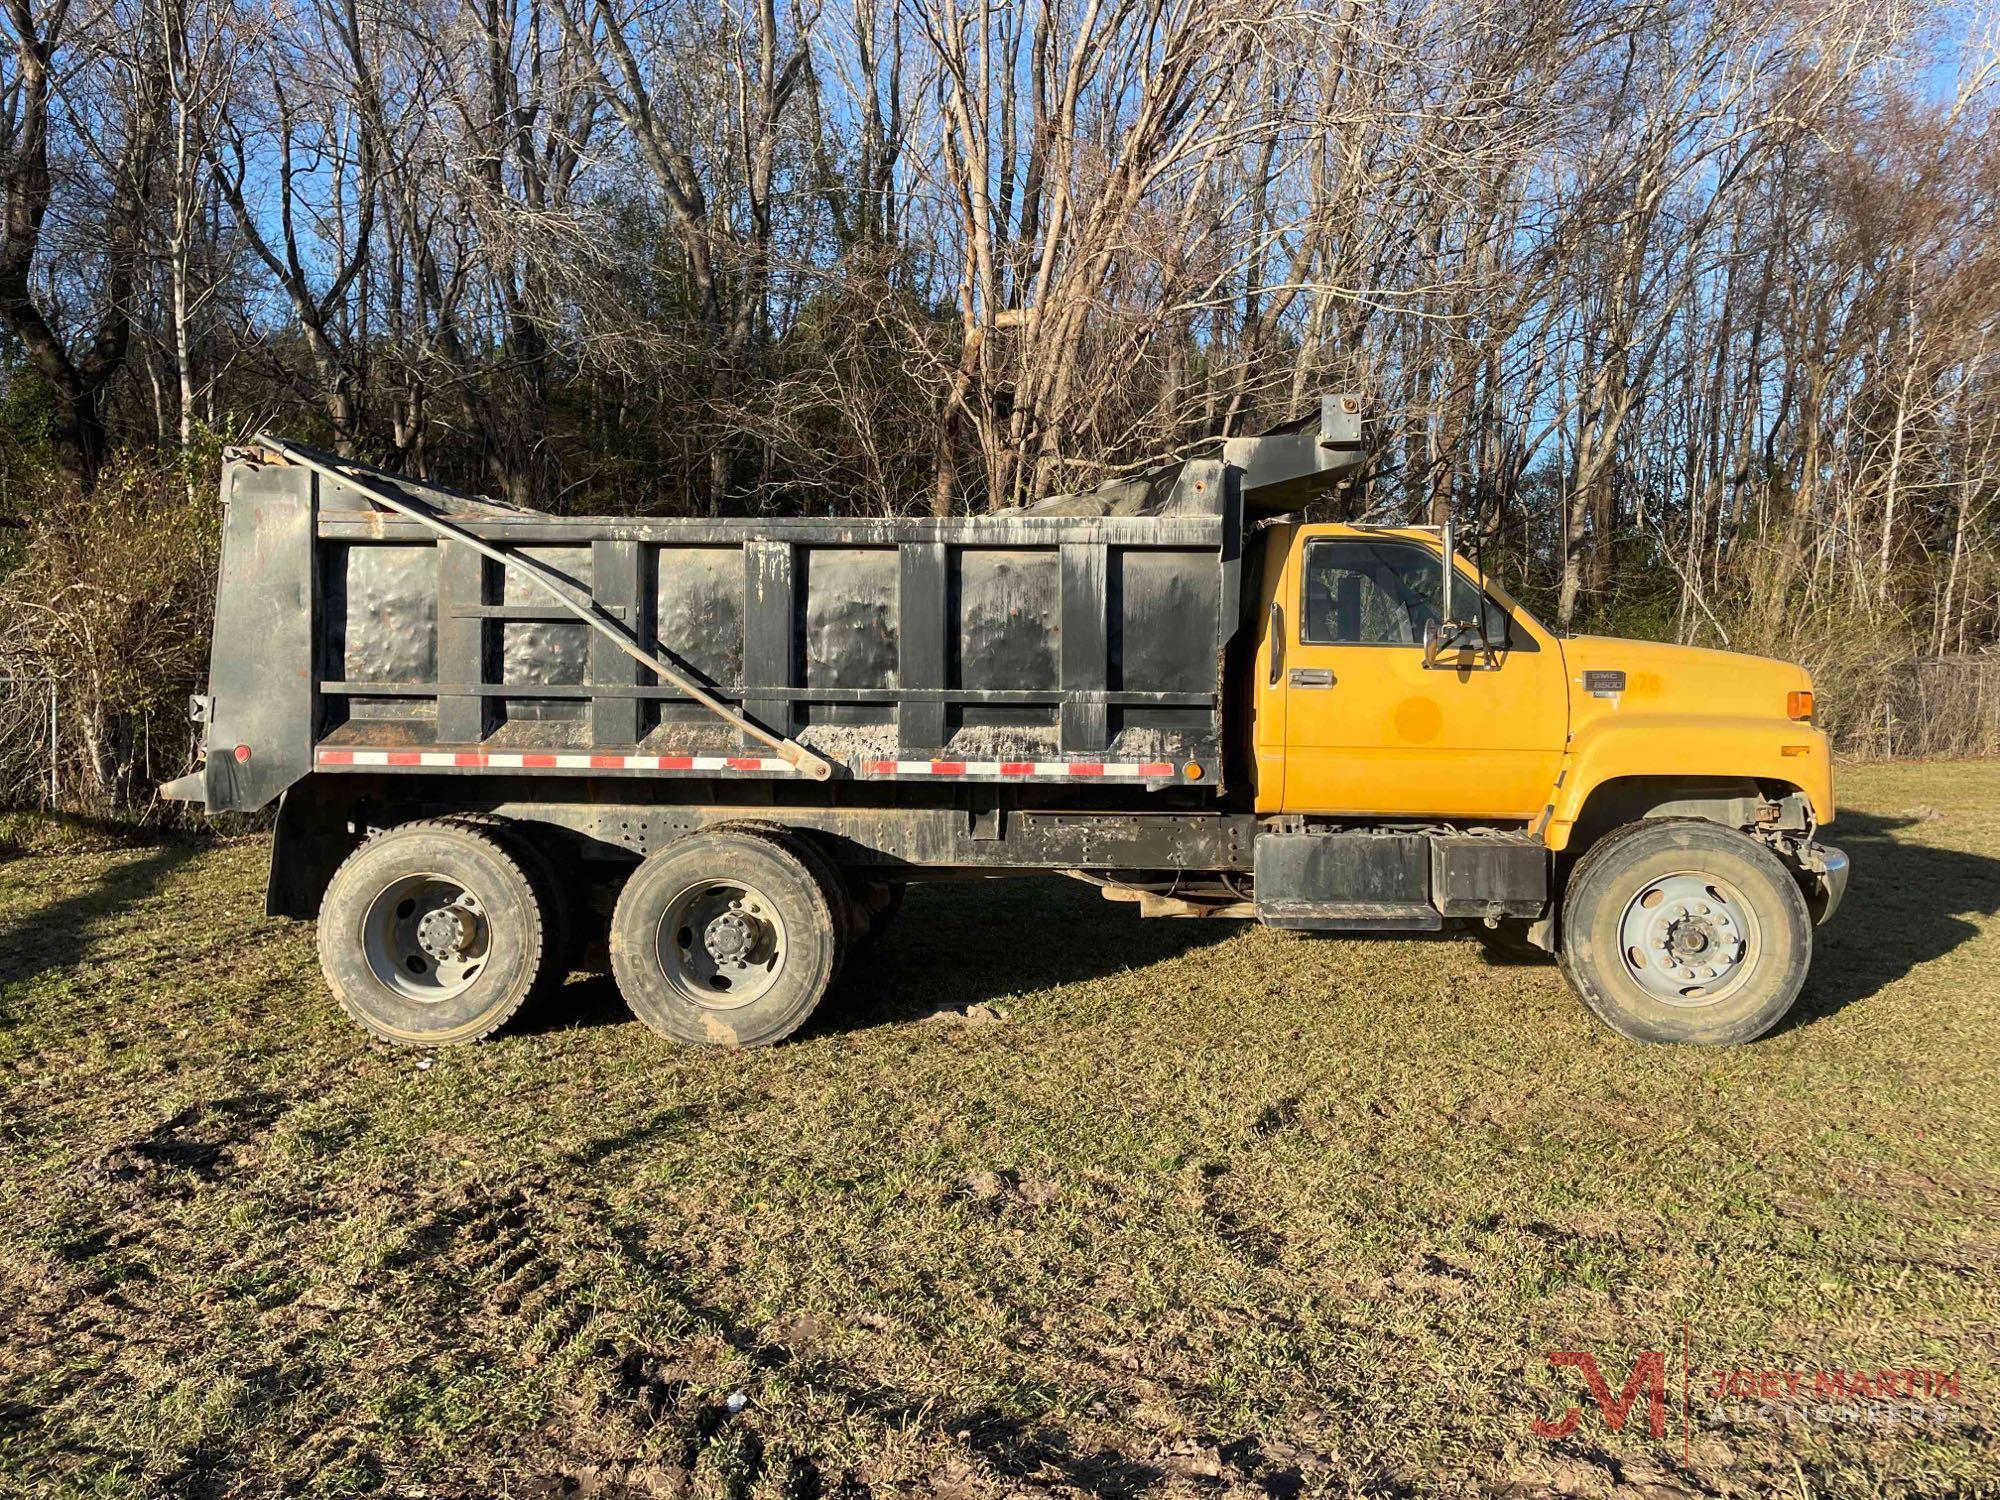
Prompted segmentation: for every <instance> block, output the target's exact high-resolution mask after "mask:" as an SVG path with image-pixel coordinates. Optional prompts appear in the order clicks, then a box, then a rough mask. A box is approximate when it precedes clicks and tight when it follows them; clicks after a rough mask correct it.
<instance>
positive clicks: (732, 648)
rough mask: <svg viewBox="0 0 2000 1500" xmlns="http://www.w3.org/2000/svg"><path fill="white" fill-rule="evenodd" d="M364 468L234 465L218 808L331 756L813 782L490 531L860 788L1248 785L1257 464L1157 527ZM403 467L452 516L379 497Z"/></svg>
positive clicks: (1191, 499) (215, 670)
mask: <svg viewBox="0 0 2000 1500" xmlns="http://www.w3.org/2000/svg"><path fill="white" fill-rule="evenodd" d="M349 472H351V474H352V477H353V480H354V482H353V483H352V484H350V483H349V482H347V481H346V480H345V479H343V478H338V477H334V475H332V474H329V473H323V472H315V471H314V470H313V469H311V468H309V467H306V466H304V465H302V464H296V463H285V462H277V463H273V462H262V461H259V459H258V458H256V457H251V456H248V455H238V456H234V457H233V458H232V459H231V461H230V463H229V464H228V466H227V468H226V471H225V474H224V495H225V497H226V499H227V502H228V506H227V520H226V524H225V537H224V553H225V557H224V566H223V579H222V586H221V590H220V594H219V598H218V622H219V623H218V630H217V637H216V644H215V652H214V659H213V662H212V667H211V682H210V693H211V695H212V696H211V697H210V698H209V699H207V700H205V701H206V704H207V706H208V709H209V713H210V717H211V725H210V734H209V747H210V753H209V757H208V762H207V771H206V776H207V781H206V785H205V788H204V791H205V800H206V801H207V803H208V805H209V806H210V807H211V808H222V807H233V808H246V809H247V808H250V807H255V806H260V805H263V804H264V803H266V802H268V801H269V800H271V798H272V797H273V796H275V795H276V793H277V792H280V791H282V790H283V789H284V788H285V787H286V786H288V785H290V784H291V783H292V782H294V781H295V780H297V779H298V778H299V776H301V775H303V774H306V773H307V772H312V771H317V772H329V773H335V774H345V773H357V772H365V773H369V774H375V775H380V774H384V773H404V772H418V773H430V774H434V775H435V774H446V775H453V774H478V773H490V772H508V771H514V772H532V773H534V774H536V775H538V776H544V775H546V776H555V777H610V778H623V777H661V778H674V777H701V778H714V779H730V780H740V779H745V778H749V779H758V778H772V779H780V780H800V779H802V777H801V774H800V772H799V770H798V769H797V768H795V766H793V765H792V764H789V763H787V761H785V760H784V759H781V758H779V757H778V756H776V755H773V754H772V753H771V751H770V749H769V748H768V747H767V746H765V745H761V744H759V743H757V742H756V741H754V740H752V739H751V738H750V737H749V736H748V735H747V734H746V733H745V731H744V730H743V729H742V728H739V727H738V726H737V725H735V724H732V723H730V722H728V721H727V720H726V719H724V718H722V717H719V716H718V715H717V714H716V713H715V712H712V711H711V709H710V708H708V707H706V706H704V705H703V704H701V703H699V702H697V701H695V699H694V698H692V697H690V696H689V694H688V693H687V692H685V691H683V690H682V689H681V688H680V687H678V686H676V685H674V684H673V683H671V682H668V681H663V680H662V678H661V675H660V674H659V673H658V672H656V671H653V670H651V669H649V668H648V667H646V666H645V665H643V664H641V663H640V662H639V661H637V660H635V659H634V658H633V656H632V655H631V654H629V653H628V651H627V650H625V649H623V648H621V647H620V645H619V644H618V642H617V641H616V640H615V639H612V638H609V635H610V633H609V632H602V633H601V632H599V631H598V630H594V629H593V628H592V627H591V626H590V625H589V624H587V623H586V621H585V620H583V619H581V618H579V617H578V614H577V613H576V612H575V611H574V609H573V608H571V607H566V606H565V605H564V604H563V603H562V602H561V601H559V600H558V599H556V598H553V597H551V596H550V594H549V592H548V591H547V590H546V588H544V587H542V586H539V585H538V584H537V583H536V581H535V579H534V578H532V577H530V576H529V575H528V573H527V572H526V571H524V570H522V569H520V568H517V567H516V566H512V565H509V564H507V563H504V562H501V561H496V560H495V559H494V558H492V557H489V556H483V555H481V553H480V552H479V551H478V550H475V548H474V547H473V546H471V545H468V544H467V541H466V540H465V539H466V538H476V539H478V540H479V541H481V542H484V543H486V544H488V545H489V546H490V547H492V548H493V549H496V550H497V551H499V552H502V553H504V554H506V556H507V557H508V558H519V559H524V560H525V561H526V562H527V563H529V564H531V565H534V566H535V567H538V568H539V569H540V570H541V571H543V572H544V573H545V574H547V575H552V576H553V577H554V578H556V579H558V580H559V581H560V582H561V583H562V584H563V585H565V586H566V587H567V588H568V589H569V590H570V591H572V592H573V593H574V594H575V595H577V596H579V597H583V598H586V599H587V600H588V601H589V602H590V603H592V604H594V605H595V606H596V609H597V610H598V611H601V613H602V614H603V615H604V616H605V617H608V619H609V620H610V621H612V622H615V624H616V625H617V626H618V627H619V631H620V632H622V633H624V634H626V635H628V636H629V639H630V642H631V643H632V644H633V645H635V646H636V647H638V648H639V650H640V651H641V652H642V653H645V654H651V655H655V656H658V657H661V658H664V659H665V660H666V661H668V662H669V663H670V664H671V665H673V666H674V667H676V668H678V669H679V671H680V672H682V673H683V674H685V675H686V676H688V677H689V678H692V679H693V680H694V681H695V682H696V683H698V684H699V685H700V686H702V687H704V688H706V689H707V690H708V691H709V692H710V693H711V694H712V695H713V696H714V697H716V698H718V699H720V700H722V701H723V702H724V703H725V704H727V705H729V706H731V707H733V708H735V709H736V710H737V711H739V712H740V713H741V714H742V715H743V716H745V717H746V718H748V719H749V720H751V721H753V722H754V724H755V725H757V726H760V727H761V728H763V729H764V730H767V731H768V732H769V733H770V734H771V735H773V736H776V737H778V738H780V739H788V740H796V741H797V743H798V744H800V745H803V746H805V747H806V748H807V749H809V750H811V751H812V752H814V753H815V754H816V755H817V756H819V757H821V758H823V759H824V760H826V761H827V762H829V763H830V764H831V767H832V778H833V779H836V780H841V781H847V782H925V783H931V784H935V783H936V782H938V781H940V780H950V781H954V782H959V783H965V782H996V783H1008V784H1017V785H1019V784H1031V783H1048V782H1062V783H1091V784H1103V785H1104V786H1105V789H1106V790H1109V789H1110V787H1111V786H1112V785H1117V786H1121V787H1126V788H1131V789H1134V790H1145V789H1150V790H1164V789H1167V788H1172V787H1184V788H1196V789H1198V790H1199V791H1200V793H1201V794H1202V796H1203V797H1207V796H1210V795H1212V794H1213V793H1214V792H1216V791H1218V790H1220V789H1221V787H1222V785H1223V781H1224V776H1223V772H1224V756H1223V753H1222V751H1223V746H1224V745H1225V744H1226V743H1227V739H1226V728H1225V724H1224V712H1225V704H1226V701H1227V695H1226V693H1225V691H1224V661H1225V656H1226V650H1227V646H1228V644H1229V641H1230V639H1231V637H1232V636H1233V635H1235V633H1236V631H1237V629H1238V626H1239V622H1240V615H1241V602H1240V599H1241V540H1242V517H1243V508H1242V501H1241V491H1240V482H1241V472H1242V471H1241V470H1240V469H1238V468H1237V467H1235V466H1233V465H1230V464H1227V463H1224V462H1221V461H1216V460H1210V461H1199V462H1191V463H1188V464H1185V465H1183V466H1181V467H1180V468H1179V469H1177V470H1176V471H1174V473H1173V475H1172V477H1171V482H1169V483H1165V484H1163V485H1162V486H1160V488H1159V493H1158V494H1157V495H1156V496H1155V497H1154V498H1153V500H1152V502H1151V505H1150V507H1149V509H1148V511H1147V513H1142V514H1125V515H1117V514H1113V515H1071V514H1042V513H1036V512H1019V511H1017V512H1008V513H1002V514H998V515H992V516H983V517H972V518H957V519H944V520H940V519H932V518H910V519H882V520H855V519H812V518H745V519H735V518H726V519H713V520H709V519H665V520H634V519H629V518H607V517H581V518H577V517H559V516H551V515H545V514H540V513H537V512H532V511H521V510H514V509H511V508H507V507H501V506H496V505H492V504H490V503H486V502H479V501H473V500H470V499H467V498H466V497H461V496H455V495H451V494H449V493H448V492H443V491H438V490H433V489H430V488H427V487H425V486H422V485H418V484H416V483H414V482H412V481H409V480H406V479H400V478H396V477H394V476H387V475H383V474H381V473H379V472H378V471H373V470H366V469H360V468H358V467H354V468H352V469H351V470H350V471H349ZM385 485H386V486H390V487H391V490H392V492H393V495H394V496H395V497H398V498H402V499H406V500H408V501H410V502H412V503H413V504H414V505H416V506H418V507H421V508H422V509H423V510H425V511H426V512H427V513H429V514H431V515H433V516H435V517H436V518H438V519H439V520H441V521H443V522H445V523H446V524H447V526H448V527H449V528H450V529H451V531H452V532H455V533H456V535H455V536H454V535H452V534H449V533H447V534H443V535H441V534H440V532H439V530H438V529H437V528H436V527H435V526H434V525H433V524H431V523H427V522H426V521H425V520H422V519H415V518H411V517H409V516H405V515H399V514H396V513H394V512H391V511H388V510H385V509H384V508H383V507H382V506H381V505H378V504H376V503H373V502H372V501H371V500H370V499H369V498H368V497H367V496H366V495H365V494H363V493H361V489H362V488H368V487H374V488H375V489H377V491H378V492H380V491H381V487H382V486H385ZM356 486H360V488H357V487H356ZM300 610H303V611H304V616H305V617H304V618H303V619H300V618H299V617H298V616H299V611H300ZM239 746H240V747H241V748H237V747H239Z"/></svg>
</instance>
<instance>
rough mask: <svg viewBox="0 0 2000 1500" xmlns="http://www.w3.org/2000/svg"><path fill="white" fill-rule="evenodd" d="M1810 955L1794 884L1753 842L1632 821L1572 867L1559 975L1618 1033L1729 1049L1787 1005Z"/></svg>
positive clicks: (1703, 826)
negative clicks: (1561, 971) (1560, 973)
mask: <svg viewBox="0 0 2000 1500" xmlns="http://www.w3.org/2000/svg"><path fill="white" fill-rule="evenodd" d="M1811 958H1812V923H1811V920H1810V917H1809V916H1808V914H1807V911H1806V904H1805V899H1804V898H1803V897H1802V896H1801V895H1800V894H1799V887H1798V882H1797V881H1795V880H1794V879H1793V878H1792V876H1791V874H1790V872H1789V871H1787V870H1786V869H1785V867H1784V866H1783V865H1782V864H1780V863H1779V862H1778V858H1777V856H1776V855H1774V854H1773V853H1771V851H1770V850H1769V849H1767V848H1765V847H1764V845H1762V844H1760V843H1758V842H1757V841H1756V840H1755V839H1753V838H1750V837H1749V836H1748V835H1746V834H1742V833H1738V832H1737V831H1736V830H1734V829H1731V828H1723V827H1720V826H1718V825H1717V824H1713V823H1702V822H1695V821H1691V820H1681V819H1663V820H1659V821H1650V822H1644V823H1633V824H1629V825H1627V826H1626V827H1624V828H1620V829H1618V830H1616V831H1614V832H1612V833H1610V834H1608V835H1606V836H1605V837H1604V838H1603V839H1601V840H1600V841H1599V842H1598V843H1597V844H1596V845H1595V846H1594V847H1593V848H1592V849H1591V850H1590V852H1589V853H1587V854H1586V855H1584V857H1583V858H1582V859H1581V860H1579V861H1578V862H1577V866H1576V869H1575V870H1574V871H1573V872H1572V873H1571V875H1570V879H1569V885H1568V889H1567V892H1566V894H1565V898H1564V903H1563V942H1562V952H1561V963H1562V970H1563V975H1564V977H1565V978H1567V979H1568V980H1569V982H1570V986H1571V987H1572V988H1573V989H1575V991H1576V992H1577V994H1578V995H1579V996H1580V997H1581V998H1582V1000H1583V1003H1584V1004H1585V1005H1587V1006H1589V1007H1590V1009H1591V1011H1592V1012H1593V1013H1594V1014H1595V1015H1596V1016H1597V1017H1598V1019H1599V1020H1601V1021H1603V1022H1604V1023H1605V1024H1606V1025H1607V1026H1609V1027H1610V1028H1611V1029H1612V1030H1613V1031H1616V1032H1617V1033H1618V1034H1619V1035H1620V1036H1624V1037H1629V1038H1631V1039H1632V1040H1633V1041H1640V1042H1696V1043H1703V1044H1707V1045H1710V1046H1731V1045H1734V1044H1736V1043H1739V1042H1747V1041H1751V1040H1753V1039H1754V1038H1756V1037H1759V1036H1762V1035H1763V1034H1764V1033H1765V1032H1767V1031H1769V1030H1770V1029H1771V1028H1772V1027H1773V1026H1775V1025H1777V1023H1778V1021H1779V1020H1780V1019H1781V1018H1782V1017H1783V1016H1784V1014H1785V1012H1786V1011H1788V1010H1790V1009H1791V1008H1792V1002H1793V1001H1794V1000H1796V999H1797V998H1798V994H1799V989H1800V987H1801V986H1802V985H1803V984H1804V983H1805V977H1806V968H1807V965H1808V964H1809V962H1810V961H1811Z"/></svg>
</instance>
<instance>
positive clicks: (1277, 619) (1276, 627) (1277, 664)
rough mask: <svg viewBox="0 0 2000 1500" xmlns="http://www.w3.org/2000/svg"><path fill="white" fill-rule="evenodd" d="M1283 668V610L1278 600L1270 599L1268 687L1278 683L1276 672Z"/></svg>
mask: <svg viewBox="0 0 2000 1500" xmlns="http://www.w3.org/2000/svg"><path fill="white" fill-rule="evenodd" d="M1284 670H1285V611H1284V609H1283V608H1282V607H1281V606H1280V605H1279V603H1278V601H1277V600H1275V599H1273V600H1272V601H1271V680H1270V682H1269V683H1267V684H1266V686H1268V687H1276V686H1277V685H1278V674H1279V673H1280V672H1282V671H1284Z"/></svg>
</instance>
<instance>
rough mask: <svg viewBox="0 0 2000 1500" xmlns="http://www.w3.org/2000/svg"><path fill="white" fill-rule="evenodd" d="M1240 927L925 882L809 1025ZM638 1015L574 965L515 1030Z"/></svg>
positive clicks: (1191, 945)
mask: <svg viewBox="0 0 2000 1500" xmlns="http://www.w3.org/2000/svg"><path fill="white" fill-rule="evenodd" d="M1242 930H1243V924H1242V923H1241V922H1235V921H1203V920H1198V919H1179V918H1175V919H1153V920H1147V919H1144V918H1141V917H1140V916H1139V915H1138V913H1137V912H1136V911H1135V910H1134V909H1133V908H1131V907H1130V906H1127V905H1124V904H1121V903H1111V902H1106V901H1105V900H1104V899H1103V898H1102V897H1101V896H1099V895H1098V894H1097V893H1096V891H1095V890H1094V889H1093V888H1091V887H1089V886H1086V885H1082V884H1080V883H1078V882H1076V881H1073V880H1065V879H1063V878H1061V877H1060V876H1050V877H1033V876H1021V877H1012V878H1008V879H1004V880H977V881H958V880H951V881H931V882H924V883H919V884H916V885H912V886H911V887H910V891H909V898H908V904H907V905H906V906H905V907H904V909H903V913H902V915H901V916H900V917H898V918H897V920H896V924H895V926H893V927H892V928H890V930H889V931H888V933H887V934H886V935H885V936H883V937H882V938H881V939H880V940H878V941H877V942H875V943H871V944H869V945H868V946H866V947H862V948H857V949H855V950H853V951H852V952H850V953H849V955H848V959H847V965H846V967H845V968H844V969H843V970H842V971H841V975H840V977H839V978H838V979H837V980H835V981H834V985H833V989H832V990H831V991H830V992H829V994H828V995H827V998H826V1001H825V1003H824V1004H822V1005H821V1006H820V1009H819V1012H818V1014H817V1015H816V1016H815V1017H814V1018H813V1020H812V1022H811V1023H810V1027H809V1029H808V1031H807V1032H806V1033H805V1034H806V1035H812V1034H814V1033H819V1034H826V1033H830V1032H843V1031H857V1030H861V1029H863V1028H866V1027H871V1026H892V1025H900V1024H903V1023H906V1022H909V1021H920V1020H923V1019H925V1018H926V1017H929V1016H936V1015H941V1014H945V1013H947V1012H961V1011H963V1010H964V1009H965V1008H966V1007H967V1006H971V1005H978V1004H981V1003H983V1002H987V1001H993V1000H999V999H1003V998H1005V997H1007V996H1011V995H1018V994H1022V993H1025V992H1028V991H1033V990H1042V989H1052V988H1054V987H1056V986H1059V985H1066V984H1078V983H1083V982H1085V981H1088V980H1091V979H1101V978H1104V977H1106V976H1108V975H1112V974H1120V973H1124V972H1126V971H1127V970H1131V969H1141V968H1144V967H1146V966H1147V965H1149V964H1154V963H1159V962H1162V961H1164V960H1167V959H1172V958H1178V957H1179V956H1180V955H1182V954H1184V953H1187V952H1189V951H1191V950H1193V949H1196V948H1201V947H1205V946H1207V945H1209V944H1211V943H1219V942H1221V941H1223V940H1224V939H1225V938H1227V937H1229V936H1230V935H1231V934H1232V933H1236V932H1240V931H1242ZM631 1021H633V1018H632V1014H631V1012H630V1011H628V1010H627V1009H626V1008H625V1002H624V1001H623V1000H622V999H620V998H619V995H618V987H617V986H616V985H615V984H613V983H612V982H611V978H610V976H609V975H605V974H588V975H586V974H578V975H574V976H572V977H571V979H570V980H569V982H568V983H567V984H566V985H565V986H564V987H563V988H562V990H561V991H560V992H559V993H558V994H556V995H554V996H551V997H549V998H548V999H547V1000H545V1001H543V1002H542V1003H541V1004H540V1005H538V1006H536V1007H535V1009H534V1011H533V1013H532V1014H528V1015H524V1016H523V1017H522V1018H521V1020H520V1021H519V1022H518V1023H517V1026H516V1029H517V1030H518V1031H519V1032H522V1033H526V1034H530V1035H532V1034H535V1033H538V1032H549V1031H562V1030H567V1029H570V1028H572V1027H594V1026H609V1025H618V1024H623V1023H625V1022H631ZM633 1024H635V1025H636V1024H637V1023H636V1022H633Z"/></svg>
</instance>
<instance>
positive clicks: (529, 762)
mask: <svg viewBox="0 0 2000 1500" xmlns="http://www.w3.org/2000/svg"><path fill="white" fill-rule="evenodd" d="M315 761H316V763H317V764H318V765H319V767H320V768H321V769H322V770H350V769H355V770H362V769H366V770H374V769H386V770H399V771H401V770H426V771H710V772H722V773H729V772H781V773H790V772H791V771H792V770H793V767H792V766H791V765H790V763H788V762H786V761H783V760H780V759H778V758H777V757H776V756H774V755H619V754H607V753H604V752H601V751H589V750H579V751H568V752H564V751H557V750H450V749H446V750H331V749H323V750H320V751H319V752H318V753H317V755H316V756H315ZM859 769H860V770H861V771H862V772H863V773H864V774H865V775H868V776H973V777H979V776H986V777H1001V778H1008V779H1016V780H1020V779H1029V778H1034V779H1040V780H1049V779H1059V780H1096V779H1122V780H1126V781H1173V780H1176V779H1178V773H1177V772H1176V770H1175V767H1174V764H1173V762H1172V761H1166V760H1143V761H1105V760H867V761H863V762H862V763H861V766H860V768H859Z"/></svg>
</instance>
